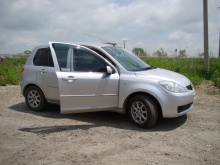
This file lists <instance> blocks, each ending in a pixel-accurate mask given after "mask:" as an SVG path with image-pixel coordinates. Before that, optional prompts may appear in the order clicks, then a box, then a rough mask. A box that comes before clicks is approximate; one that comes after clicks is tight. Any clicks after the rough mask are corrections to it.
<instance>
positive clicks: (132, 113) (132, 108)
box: [127, 95, 158, 128]
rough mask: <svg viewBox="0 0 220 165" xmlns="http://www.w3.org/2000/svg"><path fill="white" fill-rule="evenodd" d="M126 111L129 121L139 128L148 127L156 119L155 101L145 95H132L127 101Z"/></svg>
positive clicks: (153, 123)
mask: <svg viewBox="0 0 220 165" xmlns="http://www.w3.org/2000/svg"><path fill="white" fill-rule="evenodd" d="M127 112H128V115H129V118H130V120H131V122H132V123H133V124H134V125H136V126H138V127H140V128H150V127H152V126H153V125H155V123H156V122H157V119H158V109H157V106H156V104H155V102H154V101H153V100H152V99H151V98H150V97H148V96H145V95H136V96H134V97H132V98H131V99H130V101H129V103H128V109H127Z"/></svg>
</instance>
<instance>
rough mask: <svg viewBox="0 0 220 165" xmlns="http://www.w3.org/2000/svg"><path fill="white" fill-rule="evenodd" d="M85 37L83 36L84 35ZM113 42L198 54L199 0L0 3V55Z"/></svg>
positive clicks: (213, 37) (218, 11)
mask: <svg viewBox="0 0 220 165" xmlns="http://www.w3.org/2000/svg"><path fill="white" fill-rule="evenodd" d="M219 7H220V0H208V20H209V51H210V53H211V54H212V56H217V55H218V50H219V37H220V36H219V35H220V8H219ZM86 34H89V35H90V36H89V35H86ZM91 35H92V36H95V37H97V38H101V39H102V40H104V41H108V42H114V43H117V45H118V46H121V47H123V46H124V42H125V47H126V49H128V50H130V51H132V49H133V48H134V47H139V48H143V49H144V50H145V51H146V52H147V53H148V54H153V52H155V51H156V50H159V49H160V48H163V50H164V51H165V52H167V54H168V55H169V56H172V55H173V54H174V50H175V49H177V51H178V52H179V51H180V50H184V49H185V50H186V53H187V54H188V55H190V56H196V55H198V54H199V53H203V0H0V54H16V53H22V52H24V50H32V49H33V48H34V47H35V46H37V45H40V44H47V43H48V42H49V41H56V42H68V43H74V42H92V43H103V41H102V40H99V39H97V38H94V37H91Z"/></svg>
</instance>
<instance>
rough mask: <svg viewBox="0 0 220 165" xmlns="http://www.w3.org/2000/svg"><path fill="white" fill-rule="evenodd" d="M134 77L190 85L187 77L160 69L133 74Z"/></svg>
mask: <svg viewBox="0 0 220 165" xmlns="http://www.w3.org/2000/svg"><path fill="white" fill-rule="evenodd" d="M135 75H136V76H138V77H141V78H146V79H154V80H158V81H162V80H165V81H172V82H176V83H178V84H180V85H183V86H187V85H189V84H190V83H191V82H190V81H189V79H188V78H187V77H185V76H183V75H181V74H179V73H176V72H173V71H170V70H166V69H161V68H157V69H151V70H146V71H140V72H135Z"/></svg>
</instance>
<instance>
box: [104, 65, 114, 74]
mask: <svg viewBox="0 0 220 165" xmlns="http://www.w3.org/2000/svg"><path fill="white" fill-rule="evenodd" d="M106 72H107V73H108V74H113V73H114V72H115V71H114V70H113V69H112V68H111V67H110V66H106Z"/></svg>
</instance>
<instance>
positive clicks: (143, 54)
mask: <svg viewBox="0 0 220 165" xmlns="http://www.w3.org/2000/svg"><path fill="white" fill-rule="evenodd" d="M132 53H133V54H135V55H136V56H138V57H147V56H151V55H150V54H149V53H148V52H147V51H146V50H144V49H143V48H133V50H132ZM152 56H153V57H168V54H167V52H165V51H164V49H163V48H160V49H158V50H156V51H155V52H153V53H152ZM172 56H173V57H188V55H187V54H186V49H182V50H180V51H179V52H178V51H177V49H175V50H174V53H173V54H172ZM198 57H204V53H199V54H198Z"/></svg>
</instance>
